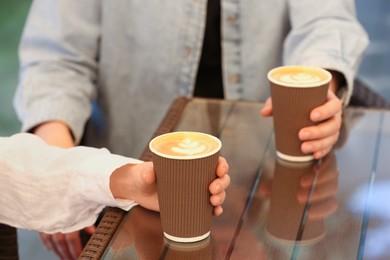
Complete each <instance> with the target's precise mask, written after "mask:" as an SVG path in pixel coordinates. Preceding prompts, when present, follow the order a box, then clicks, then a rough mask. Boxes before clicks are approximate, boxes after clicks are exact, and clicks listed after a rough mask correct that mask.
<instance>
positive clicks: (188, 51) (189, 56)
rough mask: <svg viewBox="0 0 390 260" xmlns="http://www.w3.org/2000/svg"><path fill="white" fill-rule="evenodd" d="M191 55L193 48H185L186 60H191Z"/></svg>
mask: <svg viewBox="0 0 390 260" xmlns="http://www.w3.org/2000/svg"><path fill="white" fill-rule="evenodd" d="M191 54H192V48H191V47H186V48H185V53H184V55H185V58H186V59H189V58H191Z"/></svg>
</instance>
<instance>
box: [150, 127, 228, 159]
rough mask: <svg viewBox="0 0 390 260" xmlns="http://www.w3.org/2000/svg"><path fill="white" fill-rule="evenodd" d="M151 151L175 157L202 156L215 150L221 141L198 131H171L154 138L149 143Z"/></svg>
mask: <svg viewBox="0 0 390 260" xmlns="http://www.w3.org/2000/svg"><path fill="white" fill-rule="evenodd" d="M149 147H150V149H151V150H152V152H154V153H156V154H158V155H160V156H163V157H168V158H170V157H172V158H176V159H183V158H185V159H190V158H202V157H206V156H209V155H211V154H213V153H215V152H217V151H218V150H219V149H220V148H221V141H220V140H219V139H218V138H216V137H214V136H211V135H207V134H203V133H198V132H173V133H168V134H165V135H161V136H158V137H156V138H154V139H153V140H152V141H151V142H150V145H149Z"/></svg>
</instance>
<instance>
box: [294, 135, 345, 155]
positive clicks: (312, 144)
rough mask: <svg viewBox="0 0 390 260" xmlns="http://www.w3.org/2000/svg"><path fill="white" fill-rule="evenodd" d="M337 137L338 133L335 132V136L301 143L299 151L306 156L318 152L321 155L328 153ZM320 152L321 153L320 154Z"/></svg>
mask: <svg viewBox="0 0 390 260" xmlns="http://www.w3.org/2000/svg"><path fill="white" fill-rule="evenodd" d="M338 136H339V133H338V132H337V133H336V134H334V135H331V136H328V137H325V138H321V139H317V140H313V141H307V142H303V143H302V145H301V150H302V152H303V153H306V154H308V153H316V152H319V154H321V155H323V152H329V151H330V149H331V148H332V147H333V145H334V144H335V143H336V142H337V138H338ZM322 150H323V152H321V151H322Z"/></svg>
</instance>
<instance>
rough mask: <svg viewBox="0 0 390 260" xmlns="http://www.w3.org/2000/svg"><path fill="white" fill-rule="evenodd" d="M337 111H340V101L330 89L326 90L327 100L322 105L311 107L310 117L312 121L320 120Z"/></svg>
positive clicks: (331, 115) (329, 116)
mask: <svg viewBox="0 0 390 260" xmlns="http://www.w3.org/2000/svg"><path fill="white" fill-rule="evenodd" d="M338 113H342V103H341V101H340V100H339V99H338V98H337V97H336V95H335V94H334V93H333V92H332V91H328V101H327V102H326V103H325V104H324V105H322V106H319V107H317V108H315V109H313V111H311V113H310V119H311V120H312V121H313V122H320V121H323V120H326V119H328V118H331V117H333V116H334V115H336V114H338Z"/></svg>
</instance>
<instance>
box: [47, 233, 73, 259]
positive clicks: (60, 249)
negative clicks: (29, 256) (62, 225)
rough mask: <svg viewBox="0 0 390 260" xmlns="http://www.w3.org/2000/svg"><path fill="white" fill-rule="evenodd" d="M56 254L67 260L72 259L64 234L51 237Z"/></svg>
mask: <svg viewBox="0 0 390 260" xmlns="http://www.w3.org/2000/svg"><path fill="white" fill-rule="evenodd" d="M50 240H51V242H52V245H53V249H54V252H56V254H57V255H58V256H59V257H60V258H61V259H67V258H69V257H70V253H69V250H68V248H67V246H66V242H65V237H64V234H61V233H56V234H53V235H52V236H51V237H50Z"/></svg>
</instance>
